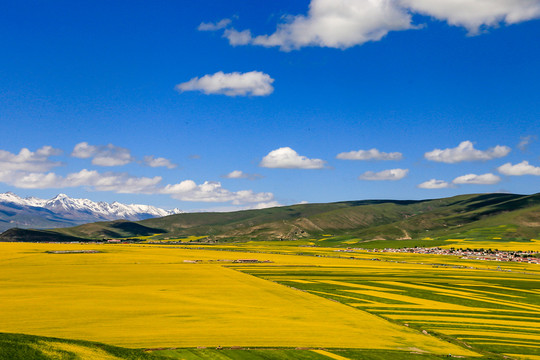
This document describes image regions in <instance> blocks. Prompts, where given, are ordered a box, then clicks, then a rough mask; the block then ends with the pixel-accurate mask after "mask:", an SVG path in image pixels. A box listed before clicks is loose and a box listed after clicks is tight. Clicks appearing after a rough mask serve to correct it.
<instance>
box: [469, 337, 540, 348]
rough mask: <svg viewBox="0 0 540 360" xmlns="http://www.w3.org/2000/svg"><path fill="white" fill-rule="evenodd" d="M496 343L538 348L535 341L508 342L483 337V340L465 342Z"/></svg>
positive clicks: (475, 339)
mask: <svg viewBox="0 0 540 360" xmlns="http://www.w3.org/2000/svg"><path fill="white" fill-rule="evenodd" d="M469 341H470V342H482V341H487V342H496V343H500V344H504V343H509V344H516V345H535V346H538V342H537V341H518V340H508V339H497V338H489V337H483V338H474V339H472V340H467V342H469Z"/></svg>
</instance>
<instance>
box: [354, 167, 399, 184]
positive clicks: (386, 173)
mask: <svg viewBox="0 0 540 360" xmlns="http://www.w3.org/2000/svg"><path fill="white" fill-rule="evenodd" d="M408 173H409V169H389V170H383V171H379V172H373V171H366V172H365V173H363V174H362V175H360V176H359V177H358V178H359V179H360V180H370V181H385V180H391V181H395V180H401V179H403V178H404V177H405V176H407V174H408Z"/></svg>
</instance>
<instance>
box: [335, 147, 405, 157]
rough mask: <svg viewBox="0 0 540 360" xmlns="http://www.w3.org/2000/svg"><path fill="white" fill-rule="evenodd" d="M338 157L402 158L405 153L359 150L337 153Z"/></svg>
mask: <svg viewBox="0 0 540 360" xmlns="http://www.w3.org/2000/svg"><path fill="white" fill-rule="evenodd" d="M336 159H341V160H401V159H403V154H402V153H399V152H391V153H386V152H381V151H379V150H377V149H370V150H357V151H349V152H342V153H339V154H337V156H336Z"/></svg>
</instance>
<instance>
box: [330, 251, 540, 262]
mask: <svg viewBox="0 0 540 360" xmlns="http://www.w3.org/2000/svg"><path fill="white" fill-rule="evenodd" d="M335 251H337V252H354V251H365V252H373V253H414V254H430V255H453V256H459V257H461V258H462V259H469V260H491V261H513V262H522V263H529V264H540V253H538V252H535V251H501V250H498V249H494V250H492V249H456V248H448V249H443V248H440V247H413V248H401V249H391V248H384V249H364V248H347V249H343V250H335Z"/></svg>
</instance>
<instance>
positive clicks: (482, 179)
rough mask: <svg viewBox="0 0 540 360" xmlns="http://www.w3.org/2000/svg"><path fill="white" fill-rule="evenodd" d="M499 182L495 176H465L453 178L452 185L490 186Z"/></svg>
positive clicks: (488, 174)
mask: <svg viewBox="0 0 540 360" xmlns="http://www.w3.org/2000/svg"><path fill="white" fill-rule="evenodd" d="M499 181H501V178H500V177H498V176H497V175H494V174H491V173H487V174H483V175H476V174H467V175H463V176H459V177H457V178H455V179H454V180H453V181H452V183H454V184H476V185H492V184H497V183H498V182H499Z"/></svg>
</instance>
